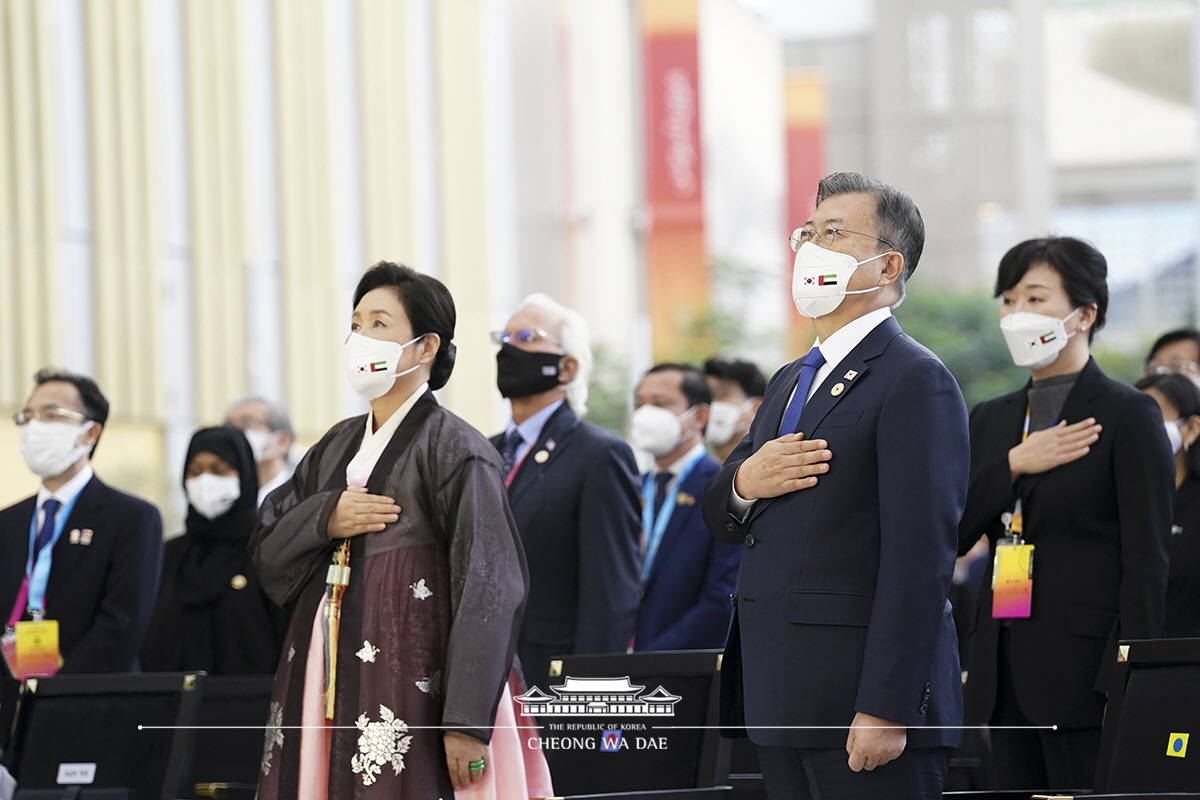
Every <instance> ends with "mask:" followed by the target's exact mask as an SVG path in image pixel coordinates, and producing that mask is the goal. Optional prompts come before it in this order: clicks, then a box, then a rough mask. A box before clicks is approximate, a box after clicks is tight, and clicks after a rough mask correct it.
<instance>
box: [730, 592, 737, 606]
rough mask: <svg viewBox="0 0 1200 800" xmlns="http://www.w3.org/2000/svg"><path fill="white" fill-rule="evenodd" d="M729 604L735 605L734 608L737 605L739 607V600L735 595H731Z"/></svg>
mask: <svg viewBox="0 0 1200 800" xmlns="http://www.w3.org/2000/svg"><path fill="white" fill-rule="evenodd" d="M729 604H730V605H734V606H736V605H737V598H736V597H734V596H733V595H729Z"/></svg>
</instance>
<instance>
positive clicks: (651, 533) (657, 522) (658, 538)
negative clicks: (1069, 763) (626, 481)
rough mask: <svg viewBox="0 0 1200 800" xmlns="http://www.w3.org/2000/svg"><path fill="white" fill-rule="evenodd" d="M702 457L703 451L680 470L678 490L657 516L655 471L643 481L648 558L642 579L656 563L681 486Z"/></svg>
mask: <svg viewBox="0 0 1200 800" xmlns="http://www.w3.org/2000/svg"><path fill="white" fill-rule="evenodd" d="M702 458H704V453H703V452H701V453H700V454H699V455H697V456H696V457H695V458H693V459H692V460H691V461H689V462H688V463H687V465H686V466H685V467H684V468H683V469H682V470H680V471H679V477H678V478H676V479H675V489H676V491H675V492H673V493H672V494H673V496H672V497H668V498H667V499H666V500H664V501H663V504H662V508H661V509H660V510H659V512H658V516H657V518H656V517H655V515H654V473H652V472H648V473H646V477H645V479H644V480H643V481H642V501H643V502H642V529H643V530H644V531H645V532H646V558H645V560H644V561H643V562H642V580H646V578H647V577H648V576H649V575H650V565H651V564H653V563H654V556H655V555H656V554H657V553H658V546H659V545H660V544H661V543H662V537H663V533H664V532H666V530H667V523H668V522H670V521H671V514H672V513H673V512H674V511H675V506H676V505H678V497H679V491H678V490H679V487H681V486H683V482H684V481H686V480H687V477H688V475H689V474H690V473H691V471H692V468H693V467H695V466H696V465H697V464H698V463H700V459H702Z"/></svg>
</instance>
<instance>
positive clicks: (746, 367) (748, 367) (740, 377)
mask: <svg viewBox="0 0 1200 800" xmlns="http://www.w3.org/2000/svg"><path fill="white" fill-rule="evenodd" d="M704 374H705V375H707V376H708V377H710V378H716V379H718V380H722V381H733V382H734V383H736V384H737V385H738V386H740V387H742V393H743V394H745V395H746V397H762V396H763V395H764V394H766V393H767V376H766V375H764V374H763V371H762V370H761V369H759V368H758V365H757V364H755V363H754V362H753V361H746V360H744V359H741V358H710V359H709V360H708V361H705V362H704Z"/></svg>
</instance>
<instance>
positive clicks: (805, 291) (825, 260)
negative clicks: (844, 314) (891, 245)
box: [792, 242, 892, 319]
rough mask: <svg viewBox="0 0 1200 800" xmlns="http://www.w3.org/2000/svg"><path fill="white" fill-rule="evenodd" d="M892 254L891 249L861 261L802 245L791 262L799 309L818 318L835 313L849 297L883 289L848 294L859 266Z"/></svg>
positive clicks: (795, 297) (805, 314)
mask: <svg viewBox="0 0 1200 800" xmlns="http://www.w3.org/2000/svg"><path fill="white" fill-rule="evenodd" d="M891 252H892V251H890V250H889V251H888V253H880V254H879V255H877V256H872V257H871V258H868V259H865V260H863V261H858V260H856V259H855V258H854V256H852V255H848V254H846V253H838V252H835V251H833V250H826V249H825V248H824V247H818V246H817V245H815V244H813V243H812V242H805V243H804V244H802V245H800V248H799V249H798V250H797V251H796V259H795V261H793V262H792V301H793V302H794V303H795V304H796V310H797V311H799V312H800V313H801V314H803V315H804V316H806V317H812V318H814V319H815V318H816V317H823V316H825V315H826V314H832V313H833V312H834V311H836V310H837V307H838V306H840V305H841V304H842V299H843V298H844V297H845V296H846V295H848V294H868V293H870V292H875V291H878V290H879V289H880V288H881V287H879V286H872V287H871V288H870V289H860V290H858V291H854V292H848V291H846V285H847V284H848V283H850V276H851V275H853V274H854V270H856V269H858V267H859V265H860V264H866V263H867V262H868V261H874V260H875V259H877V258H883V257H884V256H886V255H888V254H889V253H891Z"/></svg>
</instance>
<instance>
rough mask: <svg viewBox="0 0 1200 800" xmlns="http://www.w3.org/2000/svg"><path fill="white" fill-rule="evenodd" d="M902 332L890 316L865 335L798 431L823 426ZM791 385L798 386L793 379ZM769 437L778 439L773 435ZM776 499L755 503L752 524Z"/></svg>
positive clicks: (808, 406)
mask: <svg viewBox="0 0 1200 800" xmlns="http://www.w3.org/2000/svg"><path fill="white" fill-rule="evenodd" d="M901 333H903V331H901V330H900V323H898V322H896V318H895V317H888V318H887V319H885V320H884V321H883V322H881V323H879V324H878V325H876V326H875V327H874V328H872V329H871V332H870V333H868V334H867V335H866V336H864V337H863V340H862V341H861V342H859V343H858V344H857V345H856V346H855V347H854V349H853V350H851V351H850V352H849V353H847V354H846V357H845V358H843V359H842V360H841V361H840V362H839V363H838V364H837V366H836V367H834V369H833V371H832V372H830V373H829V375H828V376H827V377H826V378H825V380H824V381H822V382H821V385H820V386H818V387H817V391H816V392H815V393H814V394H813V395H812V397H810V398H809V399H808V402H807V403H805V404H804V410H803V411H802V412H801V413H800V421H799V422H798V423H797V425H796V430H797V431H802V432H804V433H805V434H806V438H807V434H808V433H809V432H811V431H815V430H816V429H817V427H818V426H819V425H820V424H821V420H823V419H825V417H826V415H828V414H829V412H830V411H831V410H833V408H834V406H836V405H837V404H838V403H840V402H841V400H842V398H843V397H846V396H847V395H848V394H850V392H851V391H852V390H853V389H854V387H855V386H857V385H858V384H860V383H861V382H862V379H863V376H864V375H865V374H866V373H867V370H868V369H869V363H868V362H870V361H871V360H872V359H874V358H877V357H878V356H880V355H881V354H882V353H883V352H884V350H886V349H887V346H888V343H889V342H890V341H891V340H892V339H894V338H896V337H897V336H899V335H900V334H901ZM796 363H799V362H796ZM851 370H853V371H854V372H855V373H857V374H856V375H855V376H854V377H853V378H846V377H845V376H846V374H847V373H849V372H850V371H851ZM799 372H800V371H799V368H797V370H796V374H797V376H798V375H799ZM792 383H795V380H794V379H793V381H792ZM839 383H840V384H842V389H841V390H840V391H838V393H837V394H834V393H833V387H834V386H836V385H837V384H839ZM792 388H793V387H792V386H787V387H786V390H785V391H781V392H779V394H780V395H783V396H784V397H785V399H784V404H785V405H786V403H787V399H790V397H791V389H792ZM782 418H783V413H782V412H780V415H779V420H782ZM779 420H777V421H776V422H775V431H778V430H779ZM770 438H776V437H775V436H774V435H772V436H771V437H770ZM760 446H761V445H760ZM775 499H776V498H774V497H768V498H764V499H762V500H759V501H758V502H757V503H755V504H754V509H753V510H752V511H751V512H750V520H749V521H753V520H754V518H755V517H757V516H758V515H759V514H761V513H762V512H763V511H764V510H766V508H767V507H768V506H769V505H770V504H771V503H772V502H773V501H774V500H775Z"/></svg>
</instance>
